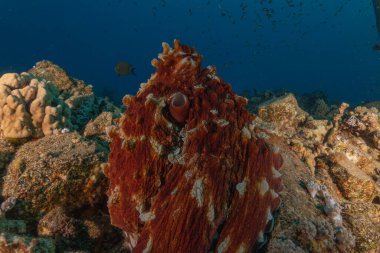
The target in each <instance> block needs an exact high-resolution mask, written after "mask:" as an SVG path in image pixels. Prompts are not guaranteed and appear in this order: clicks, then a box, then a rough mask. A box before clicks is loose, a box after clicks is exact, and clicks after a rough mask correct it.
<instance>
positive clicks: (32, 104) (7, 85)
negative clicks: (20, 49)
mask: <svg viewBox="0 0 380 253" xmlns="http://www.w3.org/2000/svg"><path fill="white" fill-rule="evenodd" d="M66 127H68V128H70V127H71V122H70V109H69V107H68V106H67V105H66V104H65V103H64V101H63V100H62V99H60V98H59V91H58V89H57V88H56V87H54V86H53V85H52V84H51V83H49V82H47V81H45V80H39V79H37V78H35V77H34V76H33V75H30V74H28V73H22V74H21V75H20V74H16V73H8V74H4V75H3V76H2V77H1V78H0V130H1V137H3V138H9V139H18V138H27V137H41V136H44V135H50V134H52V133H53V132H54V130H58V129H62V128H66Z"/></svg>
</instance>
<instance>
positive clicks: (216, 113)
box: [210, 109, 218, 115]
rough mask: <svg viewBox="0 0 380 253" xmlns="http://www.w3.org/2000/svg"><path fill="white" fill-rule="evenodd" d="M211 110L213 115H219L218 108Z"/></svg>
mask: <svg viewBox="0 0 380 253" xmlns="http://www.w3.org/2000/svg"><path fill="white" fill-rule="evenodd" d="M210 112H211V114H212V115H218V110H216V109H212V110H210Z"/></svg>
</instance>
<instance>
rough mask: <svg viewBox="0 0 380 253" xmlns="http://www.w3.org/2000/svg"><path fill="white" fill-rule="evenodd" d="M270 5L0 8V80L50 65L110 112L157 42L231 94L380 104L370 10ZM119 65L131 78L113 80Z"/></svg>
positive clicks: (229, 0)
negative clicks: (190, 59)
mask: <svg viewBox="0 0 380 253" xmlns="http://www.w3.org/2000/svg"><path fill="white" fill-rule="evenodd" d="M270 2H271V1H270V0H255V1H252V0H250V1H248V0H245V1H242V0H222V1H221V0H192V1H189V0H166V1H163V0H147V1H140V0H139V1H138V0H134V1H129V0H114V1H111V0H109V1H104V0H75V1H74V0H71V1H70V0H67V1H58V0H56V1H52V0H33V1H32V0H8V1H5V0H0V3H1V6H0V13H1V14H0V32H1V33H0V34H1V35H0V72H2V73H3V72H9V71H13V72H21V71H25V70H28V69H29V68H31V67H32V66H33V65H34V63H35V62H37V61H39V60H43V59H47V60H51V61H53V62H54V63H56V64H58V65H60V66H61V67H63V68H64V69H65V70H67V71H68V72H69V74H70V75H72V76H74V77H76V78H79V79H83V80H85V81H86V82H87V83H90V84H93V86H94V89H95V91H96V93H97V94H98V95H104V94H105V95H109V96H113V97H114V99H115V100H116V101H117V102H119V101H120V99H121V97H122V96H123V95H124V94H126V93H129V94H134V93H135V92H136V91H137V89H138V88H139V84H140V83H141V82H145V81H146V80H147V79H148V78H149V76H150V74H151V73H152V72H153V71H154V69H153V68H152V67H151V65H150V61H151V59H152V58H154V57H157V54H158V53H159V52H161V42H162V41H166V42H169V43H170V44H172V40H173V39H174V38H179V39H180V40H181V42H182V43H185V44H189V45H191V46H195V47H196V48H197V50H198V51H199V52H200V53H201V54H202V55H203V56H204V58H205V62H204V65H205V66H206V64H214V65H216V66H217V68H218V73H219V75H220V76H221V77H222V78H224V79H225V80H226V81H227V82H229V83H231V84H232V86H233V87H234V89H235V91H237V92H241V91H242V90H244V89H259V90H263V89H276V88H285V89H288V90H290V91H293V92H298V93H303V92H310V91H313V90H316V89H321V90H323V91H325V92H327V93H328V95H329V97H330V98H331V99H335V100H345V101H348V102H351V103H360V102H361V101H366V100H380V52H374V51H372V45H373V44H374V43H376V42H378V40H379V37H378V34H377V31H376V29H375V17H374V11H373V7H372V0H334V1H326V0H307V1H306V0H305V1H301V0H283V1H278V0H273V3H270ZM241 4H242V5H241ZM244 5H246V6H247V7H246V9H245V10H243V7H242V6H244ZM120 60H127V61H128V62H130V63H131V64H133V65H134V66H135V67H136V74H137V76H126V77H118V76H117V75H116V74H115V72H114V65H115V63H116V62H118V61H120Z"/></svg>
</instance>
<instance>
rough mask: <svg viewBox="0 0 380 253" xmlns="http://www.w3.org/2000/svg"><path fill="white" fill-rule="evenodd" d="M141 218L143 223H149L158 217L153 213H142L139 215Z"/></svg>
mask: <svg viewBox="0 0 380 253" xmlns="http://www.w3.org/2000/svg"><path fill="white" fill-rule="evenodd" d="M139 218H140V220H141V221H142V222H147V221H151V220H154V218H156V215H154V213H152V212H146V213H141V214H140V215H139Z"/></svg>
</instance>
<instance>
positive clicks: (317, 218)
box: [0, 41, 380, 253]
mask: <svg viewBox="0 0 380 253" xmlns="http://www.w3.org/2000/svg"><path fill="white" fill-rule="evenodd" d="M163 48H164V50H163V53H162V54H160V55H159V59H154V60H153V61H152V64H153V65H154V66H155V67H156V69H157V71H156V73H155V74H153V75H152V76H151V78H150V79H149V80H148V82H147V83H143V84H142V85H141V88H140V90H139V92H138V93H137V95H136V96H125V97H124V99H123V103H124V105H125V106H126V107H127V110H126V111H125V113H123V114H121V111H122V110H121V109H120V108H118V107H116V106H114V105H113V104H112V103H111V102H110V101H109V100H108V99H107V98H100V97H97V96H95V94H94V92H93V90H92V86H91V85H87V84H85V82H84V81H81V80H78V79H75V78H72V77H70V76H69V75H68V73H66V72H65V71H64V70H63V69H62V68H60V67H59V66H57V65H55V64H54V63H52V62H50V61H41V62H38V63H36V65H35V66H34V67H33V68H32V69H30V70H29V71H28V72H23V73H20V74H17V73H8V74H5V75H3V76H1V77H0V132H1V136H0V171H1V177H2V180H1V184H0V192H1V196H0V203H1V204H0V253H11V252H12V253H13V252H25V253H26V252H27V253H32V252H47V253H50V252H52V253H53V252H58V253H63V252H66V253H68V252H83V253H84V252H85V253H90V252H91V253H103V252H107V253H127V252H131V250H132V249H133V252H186V251H189V252H252V251H251V250H253V252H260V253H264V252H266V253H278V252H284V253H285V252H297V253H302V252H312V253H314V252H318V253H319V252H340V253H342V252H344V253H345V252H359V253H361V252H368V253H374V252H379V251H380V160H379V158H380V130H379V129H380V113H379V109H380V106H379V102H378V101H377V102H376V101H375V102H370V103H366V104H363V105H361V106H358V107H355V108H350V107H349V105H348V104H346V103H342V104H341V105H340V106H336V105H331V104H330V103H329V101H328V100H327V96H326V95H325V94H323V93H322V92H313V93H309V94H304V95H302V96H297V95H293V94H291V93H289V92H286V91H284V90H278V91H265V92H257V91H255V93H254V94H253V95H250V94H248V93H246V95H247V96H248V98H247V99H245V98H243V97H240V96H238V95H236V94H234V93H233V91H232V89H231V87H230V86H229V85H228V84H226V83H225V82H224V81H223V80H222V79H221V78H220V77H219V76H217V75H216V69H215V67H213V66H208V67H207V68H204V69H202V68H201V62H202V57H201V56H200V55H199V54H198V53H197V52H196V51H195V50H194V49H192V48H190V47H187V46H184V45H180V44H179V43H178V41H175V43H174V48H170V47H169V46H168V45H167V44H164V45H163ZM247 101H248V104H247ZM245 108H248V109H249V110H251V112H253V113H256V114H257V116H254V115H252V114H250V113H249V112H248V111H247V110H246V109H245ZM111 140H112V144H111V145H110V148H111V153H110V150H109V147H108V144H109V143H110V142H111ZM107 157H109V163H108V164H106V163H105V162H106V160H107ZM280 167H281V170H280V171H278V169H279V168H280ZM103 172H105V174H106V175H107V177H108V178H109V189H108V193H107V194H108V200H107V196H106V189H107V185H108V184H107V183H108V182H107V177H106V176H105V175H104V174H103ZM280 172H281V174H280ZM280 175H281V177H280ZM280 190H281V191H280ZM280 199H281V201H280ZM108 210H109V212H110V214H111V216H110V215H109V214H108ZM111 223H112V224H114V225H115V226H117V227H119V228H121V229H122V230H123V231H124V234H123V231H122V230H120V229H118V228H116V227H114V226H112V225H111Z"/></svg>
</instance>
